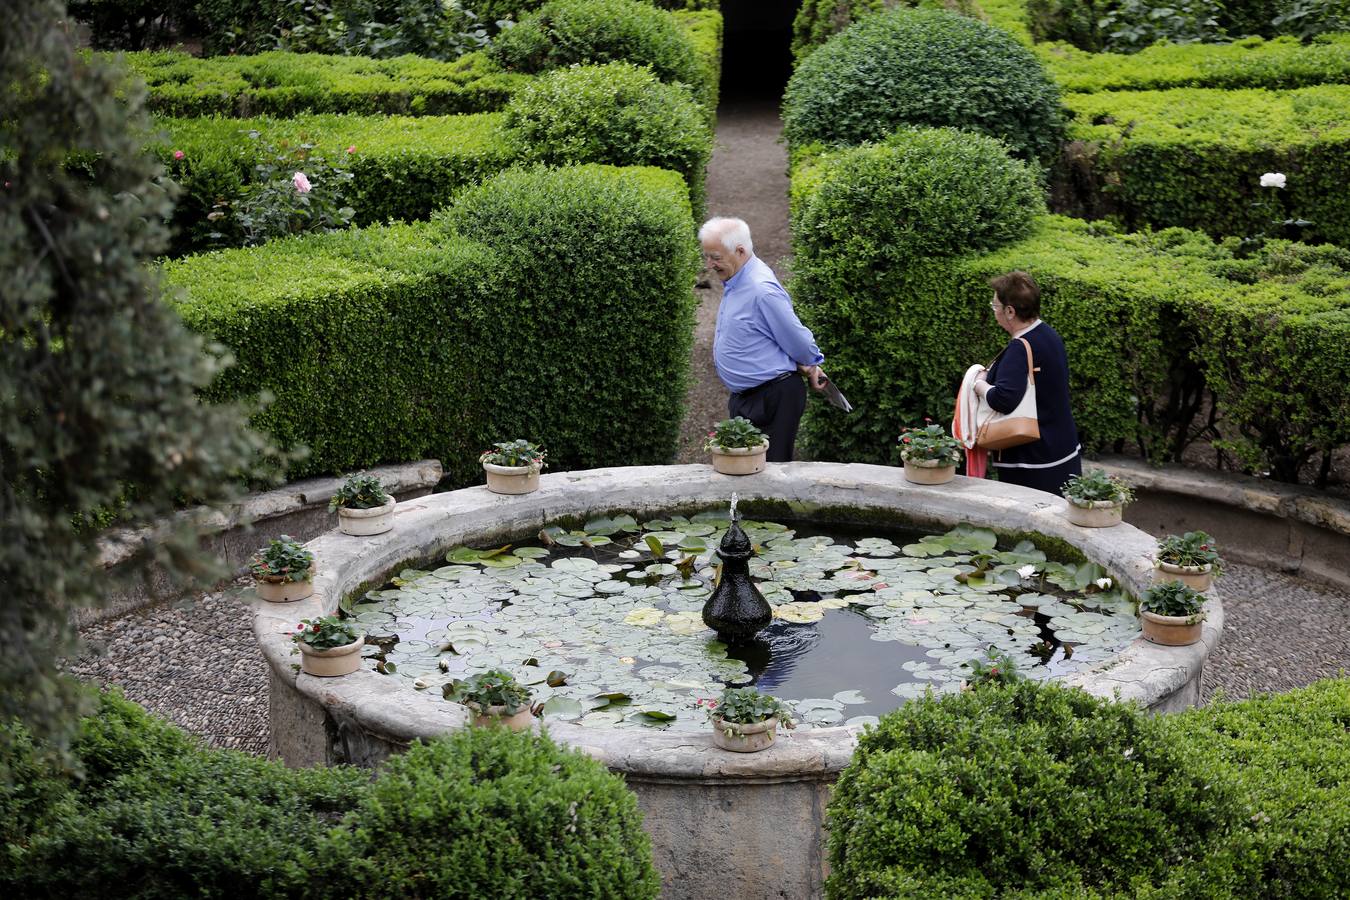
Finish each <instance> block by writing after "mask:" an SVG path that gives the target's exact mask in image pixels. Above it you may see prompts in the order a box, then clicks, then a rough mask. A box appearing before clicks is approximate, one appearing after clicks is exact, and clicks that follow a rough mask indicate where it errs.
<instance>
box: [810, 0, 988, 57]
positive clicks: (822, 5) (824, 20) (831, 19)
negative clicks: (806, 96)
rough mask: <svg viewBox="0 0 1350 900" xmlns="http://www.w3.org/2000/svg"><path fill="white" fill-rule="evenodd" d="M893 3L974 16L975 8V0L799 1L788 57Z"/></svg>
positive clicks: (826, 39) (888, 7)
mask: <svg viewBox="0 0 1350 900" xmlns="http://www.w3.org/2000/svg"><path fill="white" fill-rule="evenodd" d="M897 6H917V7H920V8H923V9H950V10H951V11H952V12H957V13H960V14H961V15H963V16H974V15H977V14H978V10H979V7H978V5H977V3H976V0H802V4H801V6H800V7H798V9H797V15H796V17H795V18H793V20H792V59H793V60H794V61H795V62H798V63H800V62H801V61H802V60H803V59H805V58H806V55H807V54H808V53H810V52H811V51H812V50H814V49H816V48H817V47H819V46H820V45H821V44H823V43H825V42H826V41H828V40H829V39H830V38H831V37H833V36H834V35H836V34H838V33H839V32H841V31H843V30H844V29H845V28H847V27H848V26H850V25H852V24H853V23H854V22H856V21H858V20H859V19H862V18H863V17H865V16H870V15H873V14H875V13H879V12H882V11H883V10H887V9H894V8H895V7H897Z"/></svg>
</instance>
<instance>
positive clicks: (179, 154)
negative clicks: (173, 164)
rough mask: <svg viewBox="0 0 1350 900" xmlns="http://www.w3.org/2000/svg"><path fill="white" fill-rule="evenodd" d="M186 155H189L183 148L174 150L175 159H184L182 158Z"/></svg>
mask: <svg viewBox="0 0 1350 900" xmlns="http://www.w3.org/2000/svg"><path fill="white" fill-rule="evenodd" d="M185 156H187V154H186V153H184V152H183V151H182V150H175V151H173V158H174V159H182V158H183V157H185Z"/></svg>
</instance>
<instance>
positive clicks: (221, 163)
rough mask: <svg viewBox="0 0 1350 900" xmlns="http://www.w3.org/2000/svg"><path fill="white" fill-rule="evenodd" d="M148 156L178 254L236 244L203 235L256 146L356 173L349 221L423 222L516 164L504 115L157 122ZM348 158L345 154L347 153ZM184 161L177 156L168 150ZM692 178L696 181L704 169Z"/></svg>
mask: <svg viewBox="0 0 1350 900" xmlns="http://www.w3.org/2000/svg"><path fill="white" fill-rule="evenodd" d="M156 124H158V125H159V126H160V127H161V128H162V129H163V136H162V139H160V140H157V141H156V142H155V143H154V144H153V145H152V150H153V151H154V152H155V153H156V155H158V156H159V157H160V159H161V160H162V161H163V162H164V165H165V168H166V169H167V170H168V172H169V175H170V176H171V177H172V178H173V179H174V181H176V182H177V183H178V184H179V185H180V187H182V189H183V193H182V195H181V196H180V197H179V199H178V203H177V205H176V207H175V210H174V220H173V225H174V243H173V247H172V251H171V252H172V254H173V255H175V256H179V255H183V254H185V253H190V252H195V251H198V250H207V249H211V248H213V247H218V246H221V245H222V243H223V244H224V245H227V246H228V245H229V244H231V243H235V244H237V243H238V240H235V239H234V238H236V237H237V236H235V235H232V234H229V233H226V235H225V238H224V239H223V241H213V240H212V239H211V238H210V237H209V235H210V234H211V233H212V232H215V231H217V230H218V229H219V228H221V227H223V226H222V225H221V223H219V222H211V221H208V220H207V218H206V217H207V216H208V215H209V214H210V213H211V211H212V207H213V205H214V204H215V203H216V201H217V200H218V199H221V198H226V199H228V198H231V197H234V196H236V195H237V194H238V193H239V191H240V190H241V189H242V187H243V185H244V184H245V183H247V182H248V181H249V180H251V178H252V177H253V175H254V166H256V165H257V164H258V162H259V161H260V157H261V155H262V154H261V148H260V146H259V141H258V140H253V139H252V138H250V137H249V133H250V132H252V131H256V132H258V133H259V135H260V136H261V140H262V141H265V142H266V143H268V144H271V145H274V146H278V147H279V146H281V145H282V144H283V143H284V144H288V145H289V146H292V147H295V146H298V145H300V144H302V143H307V144H313V145H314V151H313V152H314V153H316V154H318V155H320V156H322V157H323V158H324V159H326V160H328V161H329V162H331V163H336V164H340V165H342V166H344V167H346V168H348V169H349V170H350V171H351V172H352V174H353V175H354V176H355V177H354V178H353V179H352V180H351V182H349V183H348V187H347V202H348V203H349V204H350V205H351V206H352V208H354V209H355V210H356V218H355V222H356V224H358V225H369V224H373V223H379V222H385V221H388V220H390V219H402V220H407V221H411V220H415V219H425V218H427V217H428V216H430V215H431V213H432V212H433V211H434V210H436V209H439V208H441V207H442V206H444V205H446V204H447V203H448V202H449V201H450V198H451V197H452V196H454V194H455V192H457V191H459V190H461V189H462V188H463V187H465V186H466V185H469V184H474V183H476V182H478V181H481V180H482V179H484V178H485V177H488V176H490V175H494V174H496V173H497V172H500V171H502V170H503V169H505V168H507V167H509V166H511V165H512V164H514V163H516V162H519V160H520V154H519V152H518V150H517V149H516V148H515V146H514V145H513V143H512V141H511V138H510V135H509V133H508V132H507V131H506V129H505V128H504V115H503V114H502V113H481V114H479V115H466V116H422V117H407V116H354V115H300V116H296V117H294V118H289V119H227V118H205V119H161V120H159V121H158V122H157V123H156ZM349 147H355V152H353V153H350V154H349V153H347V148H349ZM177 152H181V153H182V154H183V156H182V158H181V159H178V158H175V153H177ZM697 175H698V176H699V177H700V178H701V177H702V170H701V169H700V170H698V172H697Z"/></svg>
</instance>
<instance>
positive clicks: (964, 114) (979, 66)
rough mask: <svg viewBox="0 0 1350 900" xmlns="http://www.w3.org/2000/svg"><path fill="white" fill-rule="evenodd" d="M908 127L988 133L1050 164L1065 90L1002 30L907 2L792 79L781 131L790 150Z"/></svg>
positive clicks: (830, 44)
mask: <svg viewBox="0 0 1350 900" xmlns="http://www.w3.org/2000/svg"><path fill="white" fill-rule="evenodd" d="M904 125H912V126H943V125H950V126H953V127H956V128H962V129H965V130H969V131H978V132H982V133H984V134H988V135H991V136H993V137H998V138H1002V139H1003V140H1004V141H1006V142H1007V143H1008V146H1009V147H1011V148H1012V150H1013V153H1014V154H1015V155H1016V156H1018V157H1021V158H1023V159H1034V160H1038V161H1041V162H1048V161H1049V160H1050V159H1051V157H1052V155H1053V153H1054V152H1055V151H1056V150H1057V148H1058V146H1059V141H1060V136H1061V132H1062V121H1061V116H1060V110H1059V90H1058V88H1056V87H1055V84H1054V82H1053V81H1052V80H1051V79H1050V77H1049V76H1048V75H1046V73H1045V71H1044V70H1043V69H1042V67H1041V64H1040V62H1039V60H1037V59H1036V57H1035V56H1034V55H1033V54H1032V53H1031V51H1030V50H1028V49H1027V48H1026V47H1024V46H1022V45H1021V44H1019V43H1018V42H1017V40H1016V39H1015V38H1014V37H1013V36H1012V35H1011V34H1009V33H1008V32H1006V31H1004V30H1002V29H1001V28H996V27H994V26H992V25H986V24H985V23H983V22H979V21H976V20H975V19H970V18H966V17H965V16H961V15H957V14H956V13H952V12H948V11H946V10H932V9H906V8H900V9H895V10H892V11H891V12H888V13H882V14H879V15H875V16H869V17H868V18H865V19H863V20H862V21H860V22H857V23H855V24H854V25H852V26H850V27H849V28H847V29H845V30H844V31H842V32H840V33H839V34H837V35H835V36H834V37H833V38H831V39H830V40H829V41H827V42H826V43H825V44H824V45H822V46H821V47H820V48H819V49H817V50H816V51H815V52H814V53H812V54H811V55H810V56H808V57H806V59H805V60H803V61H802V63H801V65H800V66H798V67H797V70H796V72H794V73H793V75H792V79H791V80H790V81H789V82H788V87H787V93H786V95H785V97H784V101H783V132H784V134H785V135H786V137H787V140H788V143H789V144H790V145H791V146H793V147H800V146H801V145H803V144H807V143H811V142H813V141H819V142H822V143H826V144H835V145H839V144H843V145H852V144H860V143H862V142H864V141H876V140H881V139H882V138H884V137H885V136H886V135H888V134H890V133H891V132H892V131H894V130H895V129H896V128H899V127H901V126H904Z"/></svg>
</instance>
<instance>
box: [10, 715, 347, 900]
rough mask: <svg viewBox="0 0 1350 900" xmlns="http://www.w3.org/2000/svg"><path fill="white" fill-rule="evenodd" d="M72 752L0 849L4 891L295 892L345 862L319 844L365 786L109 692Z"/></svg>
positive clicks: (342, 773)
mask: <svg viewBox="0 0 1350 900" xmlns="http://www.w3.org/2000/svg"><path fill="white" fill-rule="evenodd" d="M72 750H73V752H74V754H75V757H76V759H77V761H78V762H80V763H81V764H82V766H83V769H84V771H85V777H84V778H83V779H72V778H71V777H70V776H63V775H62V774H61V773H60V772H59V771H56V770H48V772H47V773H45V776H44V777H45V779H47V780H48V781H49V782H51V781H65V782H66V792H65V793H64V794H62V795H60V796H59V798H58V799H57V800H56V802H54V803H52V804H51V805H49V806H48V807H47V808H46V810H45V814H44V815H43V816H42V817H40V818H37V819H33V820H30V821H29V822H28V827H27V828H26V830H25V832H24V834H22V836H19V837H16V839H15V840H13V841H12V842H11V843H10V844H9V845H8V847H7V848H6V853H7V857H8V858H7V862H8V863H9V865H7V866H5V867H3V874H2V875H0V886H4V887H6V888H7V889H9V890H11V891H17V893H12V894H11V896H24V897H69V896H102V897H139V898H153V897H165V898H169V897H184V896H194V897H222V898H224V897H237V896H244V895H247V896H278V895H279V896H301V895H304V894H306V893H309V892H313V893H315V894H321V893H323V891H322V889H319V890H314V887H315V883H314V882H313V881H312V880H313V879H314V878H316V877H317V873H318V872H322V873H323V874H324V877H336V878H339V879H340V878H341V877H342V875H343V873H344V870H345V869H346V868H347V866H348V863H347V860H345V859H344V858H342V857H341V856H336V855H333V854H331V853H327V852H326V850H327V847H328V839H329V832H330V830H331V829H332V827H333V824H334V823H335V822H336V821H337V820H338V819H339V818H340V817H341V815H342V814H343V813H345V812H346V811H347V810H348V809H350V808H351V807H352V806H353V805H354V803H355V802H356V799H357V798H358V797H359V795H360V794H361V793H362V792H363V791H364V790H365V786H366V784H367V782H368V776H367V775H366V774H365V773H362V772H361V771H359V770H355V769H347V768H333V769H328V768H322V767H321V768H317V769H308V770H303V771H291V770H288V769H286V768H285V767H284V766H283V765H282V764H281V763H276V762H267V761H265V760H261V759H257V758H254V757H251V756H248V755H246V754H243V753H237V752H233V751H211V750H206V749H204V748H202V747H201V746H200V744H199V743H198V742H197V741H196V740H195V739H193V738H190V737H188V736H187V735H186V734H184V733H183V732H182V731H180V730H178V729H177V728H176V727H174V726H172V725H169V724H168V723H166V722H163V721H161V720H158V719H156V718H154V717H152V716H150V715H149V714H147V713H146V712H145V711H144V710H143V709H141V708H140V707H138V706H136V705H135V704H133V703H130V702H128V701H126V700H124V699H122V698H121V697H120V695H118V694H116V693H105V694H103V695H102V696H101V698H100V700H99V708H98V710H97V712H96V714H95V715H92V716H90V717H88V718H86V719H84V720H83V721H82V723H81V731H80V736H79V738H78V740H77V741H76V742H75V744H74V746H73V748H72ZM5 812H6V813H7V815H6V819H9V818H10V815H12V814H13V812H14V810H13V808H11V807H9V806H8V805H7V806H6V808H5ZM321 855H322V857H323V858H322V859H321V858H320V856H321Z"/></svg>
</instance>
